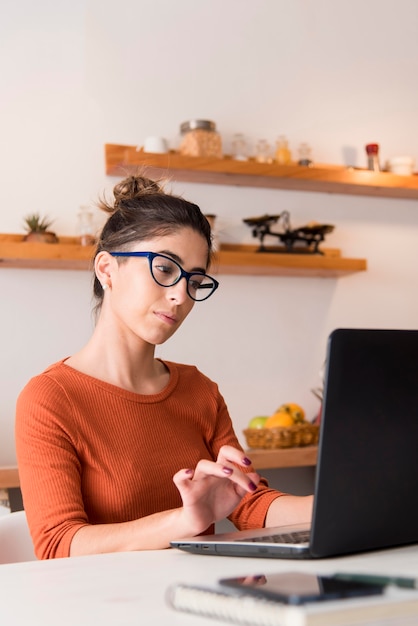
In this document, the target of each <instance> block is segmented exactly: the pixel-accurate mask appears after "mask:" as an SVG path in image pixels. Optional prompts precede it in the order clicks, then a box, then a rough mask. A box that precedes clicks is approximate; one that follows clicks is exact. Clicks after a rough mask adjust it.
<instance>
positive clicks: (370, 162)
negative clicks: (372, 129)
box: [366, 143, 380, 172]
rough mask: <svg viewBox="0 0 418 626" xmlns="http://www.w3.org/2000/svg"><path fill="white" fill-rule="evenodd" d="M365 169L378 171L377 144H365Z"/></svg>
mask: <svg viewBox="0 0 418 626" xmlns="http://www.w3.org/2000/svg"><path fill="white" fill-rule="evenodd" d="M366 154H367V169H368V170H372V171H373V172H380V163H379V144H378V143H368V144H367V145H366Z"/></svg>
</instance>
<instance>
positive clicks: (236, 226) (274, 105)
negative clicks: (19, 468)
mask: <svg viewBox="0 0 418 626" xmlns="http://www.w3.org/2000/svg"><path fill="white" fill-rule="evenodd" d="M417 24H418V4H417V3H416V2H415V0H397V2H396V3H395V2H391V1H389V0H350V2H343V1H342V0H315V1H313V0H312V1H311V0H292V1H288V0H287V1H286V0H258V1H257V2H254V1H253V0H197V1H196V0H176V2H172V1H171V0H119V2H110V0H72V2H71V3H67V2H65V1H64V0H39V1H38V2H37V3H33V2H32V0H20V1H19V2H16V3H11V2H10V3H3V6H2V10H1V19H0V42H1V44H0V46H1V54H0V76H1V80H0V107H1V109H0V145H1V150H0V177H1V187H2V189H1V191H2V194H1V195H2V201H1V208H0V232H3V233H15V232H22V233H23V228H22V220H23V216H24V215H26V214H27V213H29V212H33V211H40V212H42V213H44V214H45V213H46V214H48V215H49V216H50V217H53V218H54V230H56V232H57V233H58V234H62V235H72V234H75V231H76V213H77V210H78V208H79V206H80V205H81V204H86V203H92V202H94V200H95V199H96V198H97V197H98V195H99V194H100V193H101V192H102V191H103V190H108V191H109V190H111V189H112V187H113V185H114V184H115V182H116V180H117V179H114V178H107V177H106V176H105V174H104V157H103V146H104V144H105V143H112V142H114V143H122V144H123V143H125V144H130V145H135V144H141V142H143V140H144V138H145V137H146V136H148V135H153V134H159V135H163V136H166V137H167V138H168V139H170V141H172V142H174V141H175V139H176V137H177V133H178V128H179V125H180V123H181V122H183V121H184V120H187V119H190V118H196V117H198V118H206V119H213V120H215V121H216V122H217V125H218V128H219V130H220V131H221V133H222V135H223V138H224V142H225V146H226V148H227V147H228V142H229V140H230V137H231V135H232V134H233V133H235V132H244V133H246V134H247V135H248V137H249V139H251V140H252V141H255V140H257V139H258V138H267V139H269V140H270V141H274V140H275V139H276V137H277V135H279V134H282V133H284V134H286V135H287V136H288V138H289V141H290V146H291V148H292V149H293V150H294V151H295V150H296V147H297V146H298V144H299V143H300V142H302V141H307V142H309V143H310V144H311V146H312V148H313V157H314V159H315V161H317V162H322V163H336V164H351V165H358V166H361V167H363V166H365V164H366V158H365V151H364V146H365V144H366V143H369V142H374V141H376V142H378V143H379V144H380V145H381V156H382V161H385V160H386V159H387V158H389V157H390V156H394V155H396V154H410V155H412V156H413V157H414V158H415V159H416V160H417V162H418V143H417V132H416V131H417V116H418V88H417V80H416V76H417V74H418V72H417V70H418V36H417V35H418V32H417V30H418V27H417ZM173 190H174V191H175V192H178V193H182V194H184V195H185V196H186V197H187V198H189V199H190V200H192V201H195V202H197V203H198V204H199V205H200V206H201V208H202V209H203V211H204V212H206V213H215V214H217V215H218V216H219V217H218V222H219V226H220V228H221V238H223V239H224V240H225V241H245V242H250V241H251V233H250V232H249V229H248V228H247V227H246V226H245V225H244V224H243V223H242V219H243V218H244V217H249V216H252V215H257V214H259V213H260V212H266V213H272V212H275V213H276V212H280V211H282V210H285V209H287V210H289V211H290V213H291V219H292V223H293V224H294V225H295V226H296V225H302V224H303V223H305V222H307V221H310V220H318V221H322V222H326V223H332V224H335V226H336V229H335V231H334V233H332V235H330V236H329V237H328V238H327V242H326V245H327V246H328V247H338V248H340V249H341V250H342V253H343V255H344V256H346V257H359V258H367V259H368V263H369V269H368V271H367V272H366V273H362V274H354V275H352V276H349V277H344V278H341V279H338V280H336V279H308V278H295V279H292V278H264V277H231V276H222V277H221V288H220V289H219V291H218V293H217V294H216V296H215V297H214V298H213V299H212V300H209V301H208V302H206V303H202V304H200V305H197V306H196V307H195V309H194V311H193V312H192V314H191V317H190V319H189V320H188V322H186V324H185V325H184V326H183V327H182V328H181V329H180V331H179V333H178V335H177V336H175V337H174V338H173V339H172V340H170V342H169V343H168V344H167V345H165V346H162V347H161V348H160V349H159V350H158V354H159V355H161V356H162V357H165V358H170V359H176V360H179V361H184V362H190V363H196V364H197V365H198V366H199V367H200V368H201V369H202V370H203V371H204V372H206V373H207V374H208V375H209V376H211V377H213V378H214V379H216V380H217V381H218V382H219V384H220V387H221V390H222V392H223V394H224V396H225V398H226V400H227V402H228V405H229V407H230V411H231V414H232V416H233V419H234V421H235V424H236V429H237V432H238V434H240V435H241V431H242V429H243V428H244V427H245V426H246V423H247V422H248V420H249V419H250V418H251V417H252V416H253V415H255V414H259V413H269V412H272V411H273V410H274V409H275V408H276V406H277V405H278V404H280V403H282V402H285V401H295V402H299V403H301V404H302V405H303V406H304V407H305V408H306V409H307V412H308V416H309V417H313V416H314V415H315V413H316V411H317V409H318V401H317V400H316V399H315V397H314V396H313V394H312V393H311V392H310V389H311V388H312V387H314V386H317V385H318V384H319V382H320V380H319V370H320V367H321V365H322V361H323V358H324V353H325V342H326V337H327V335H328V333H329V332H330V331H331V330H332V329H333V328H335V327H337V326H374V327H398V328H412V327H415V326H416V320H417V319H418V293H417V291H418V290H417V289H416V275H417V267H418V264H417V261H418V246H417V235H418V232H417V231H418V210H417V209H418V207H417V202H416V201H414V200H403V201H401V200H393V199H392V200H391V199H377V198H362V197H354V196H352V197H349V196H340V195H329V194H313V193H301V192H300V193H299V192H289V191H273V190H263V189H251V188H235V187H226V186H225V187H224V186H208V185H197V184H186V183H181V184H180V183H177V184H176V183H175V184H173ZM97 222H98V223H99V222H100V218H99V216H97ZM90 292H91V277H90V275H89V274H88V272H70V271H40V270H16V269H3V270H1V269H0V294H1V295H0V340H1V344H0V345H1V353H0V354H1V356H0V392H1V396H0V427H1V429H0V464H7V463H14V462H15V453H14V438H13V422H14V406H15V401H16V397H17V394H18V393H19V391H20V389H21V388H22V387H23V385H24V384H25V383H26V381H27V380H28V378H29V377H30V376H32V375H34V374H36V373H38V372H39V371H40V370H41V369H43V368H44V367H46V366H47V365H48V364H49V363H50V362H52V361H54V360H58V359H59V358H61V357H65V356H67V355H69V354H71V353H72V352H73V351H75V350H76V349H78V348H79V346H80V345H82V343H83V342H84V341H85V340H86V338H87V337H88V336H89V334H90V332H91V328H92V321H91V315H90V310H91V293H90Z"/></svg>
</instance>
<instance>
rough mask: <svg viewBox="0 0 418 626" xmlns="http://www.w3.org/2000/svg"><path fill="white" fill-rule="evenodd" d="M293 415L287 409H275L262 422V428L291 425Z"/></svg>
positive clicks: (292, 423)
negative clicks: (274, 411)
mask: <svg viewBox="0 0 418 626" xmlns="http://www.w3.org/2000/svg"><path fill="white" fill-rule="evenodd" d="M294 423H295V422H294V421H293V417H292V416H291V415H290V414H289V413H288V412H287V411H276V413H273V415H271V416H270V417H269V418H268V419H266V421H265V422H264V428H277V427H278V426H282V427H283V426H284V427H288V426H293V425H294Z"/></svg>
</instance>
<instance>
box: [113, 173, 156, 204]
mask: <svg viewBox="0 0 418 626" xmlns="http://www.w3.org/2000/svg"><path fill="white" fill-rule="evenodd" d="M154 193H162V188H161V187H160V185H159V184H158V183H157V182H156V181H155V180H151V179H150V178H146V177H145V176H128V178H125V179H124V180H122V181H121V182H120V183H118V184H117V185H115V187H114V188H113V195H114V196H115V208H117V207H119V206H120V204H121V203H122V202H123V201H124V200H134V199H135V198H140V197H141V196H145V195H149V194H154Z"/></svg>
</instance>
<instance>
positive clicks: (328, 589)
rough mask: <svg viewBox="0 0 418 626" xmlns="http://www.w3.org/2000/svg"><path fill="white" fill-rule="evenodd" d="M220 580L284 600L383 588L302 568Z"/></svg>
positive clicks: (348, 594)
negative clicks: (301, 570) (306, 570)
mask: <svg viewBox="0 0 418 626" xmlns="http://www.w3.org/2000/svg"><path fill="white" fill-rule="evenodd" d="M219 583H220V584H221V585H224V586H226V587H233V588H235V589H241V590H242V591H246V592H249V593H252V594H254V595H258V596H262V597H264V598H270V599H273V600H277V601H279V602H283V603H285V604H304V603H305V602H318V601H323V600H336V599H337V598H352V597H356V596H369V595H377V594H381V593H383V589H384V586H383V585H377V584H370V583H364V582H357V581H352V580H343V579H339V578H335V577H333V576H317V575H316V574H305V573H301V572H288V573H280V574H258V575H256V576H240V577H238V578H223V579H221V580H220V581H219Z"/></svg>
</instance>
